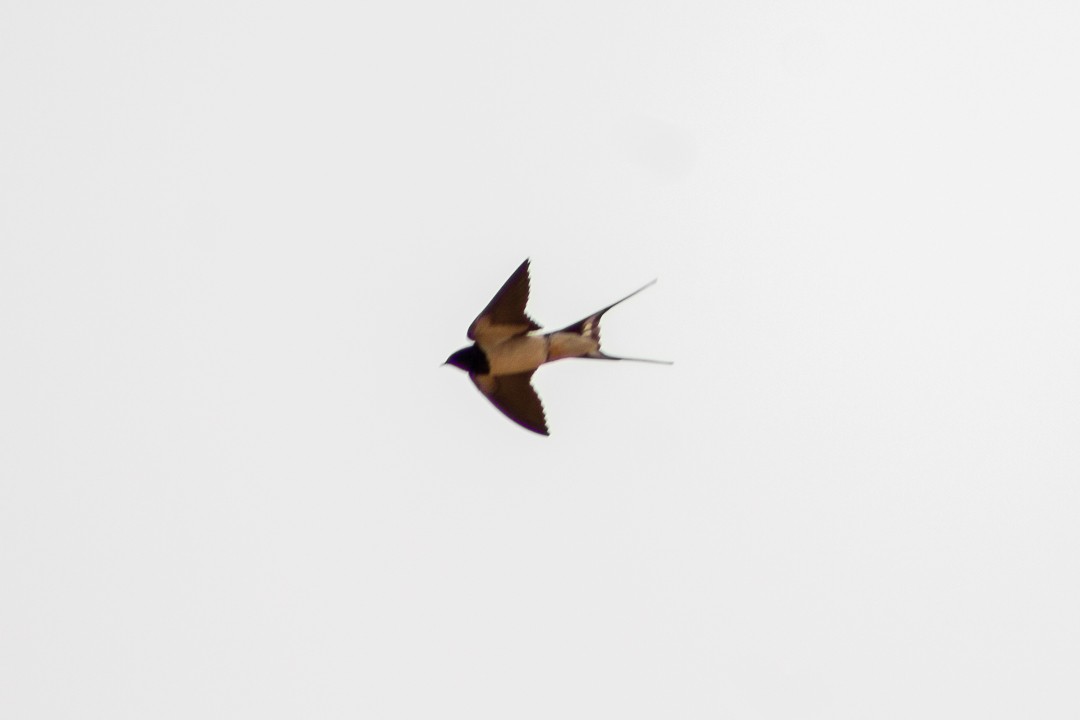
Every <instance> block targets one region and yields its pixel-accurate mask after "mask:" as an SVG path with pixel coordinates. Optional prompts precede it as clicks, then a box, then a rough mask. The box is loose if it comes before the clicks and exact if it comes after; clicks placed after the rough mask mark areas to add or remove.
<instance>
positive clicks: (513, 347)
mask: <svg viewBox="0 0 1080 720" xmlns="http://www.w3.org/2000/svg"><path fill="white" fill-rule="evenodd" d="M547 350H548V344H547V340H545V339H544V337H543V336H539V335H519V336H518V337H514V338H510V339H509V340H505V341H503V342H501V343H498V344H497V345H494V346H492V347H485V348H484V353H485V354H486V355H487V358H488V364H489V365H490V366H491V374H492V375H516V374H518V373H523V372H529V371H530V370H535V369H536V368H538V367H540V366H541V365H543V364H544V362H545V361H546V360H547V355H548V353H547Z"/></svg>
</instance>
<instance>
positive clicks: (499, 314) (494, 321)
mask: <svg viewBox="0 0 1080 720" xmlns="http://www.w3.org/2000/svg"><path fill="white" fill-rule="evenodd" d="M528 301H529V261H528V259H526V260H525V262H523V263H521V265H519V266H518V269H517V270H515V271H514V274H513V275H511V276H510V279H509V280H507V281H506V282H505V283H503V286H502V287H501V288H500V289H499V292H497V293H495V297H493V298H491V302H489V303H488V304H487V307H486V308H484V311H483V312H481V313H480V314H479V315H477V316H476V319H475V320H473V324H472V325H470V326H469V339H470V340H475V341H476V342H478V343H480V344H481V345H484V344H493V343H499V342H502V341H503V340H507V339H509V338H512V337H514V336H516V335H524V334H525V333H527V332H529V331H530V330H539V329H540V326H539V325H537V324H536V323H535V322H533V320H532V318H530V317H529V316H528V315H526V314H525V303H527V302H528Z"/></svg>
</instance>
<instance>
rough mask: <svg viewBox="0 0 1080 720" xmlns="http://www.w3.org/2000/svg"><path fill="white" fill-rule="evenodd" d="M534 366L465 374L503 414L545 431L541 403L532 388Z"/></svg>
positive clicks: (534, 428)
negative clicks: (509, 372)
mask: <svg viewBox="0 0 1080 720" xmlns="http://www.w3.org/2000/svg"><path fill="white" fill-rule="evenodd" d="M534 372H536V371H535V370H530V371H529V372H523V373H518V374H517V375H475V374H473V373H470V374H469V377H470V378H472V381H473V384H475V385H476V387H477V388H478V389H479V390H480V392H482V393H484V396H485V397H487V399H488V400H490V401H491V404H492V405H494V406H495V407H497V408H499V410H500V411H501V412H502V414H503V415H505V416H506V417H508V418H510V419H511V420H513V421H514V422H516V423H517V424H518V425H520V426H521V427H523V428H525V429H526V430H532V431H533V432H534V433H540V434H541V435H547V434H548V429H547V421H546V420H545V418H544V406H543V405H541V404H540V396H538V395H537V394H536V390H534V389H533V386H532V383H531V382H530V381H531V380H532V375H533V373H534Z"/></svg>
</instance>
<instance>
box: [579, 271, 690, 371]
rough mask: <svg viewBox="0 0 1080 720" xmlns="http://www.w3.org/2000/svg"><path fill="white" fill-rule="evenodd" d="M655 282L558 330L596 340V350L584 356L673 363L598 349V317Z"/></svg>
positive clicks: (664, 363) (654, 282)
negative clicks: (625, 355)
mask: <svg viewBox="0 0 1080 720" xmlns="http://www.w3.org/2000/svg"><path fill="white" fill-rule="evenodd" d="M655 284H656V280H655V279H653V280H652V281H650V282H648V283H646V284H645V285H642V286H641V287H639V288H638V289H637V290H635V291H634V292H632V293H630V294H629V295H627V296H626V297H624V298H622V299H621V300H616V301H615V302H613V303H611V304H610V305H608V306H607V307H606V308H603V309H602V310H597V311H596V312H594V313H593V314H592V315H589V316H588V317H586V318H584V319H582V320H578V321H577V322H576V323H574V324H573V325H568V326H566V327H564V328H563V329H562V330H560V331H559V332H568V333H576V334H579V335H584V336H586V337H588V338H590V339H592V340H595V341H596V350H594V351H592V352H591V353H589V354H588V355H585V356H584V357H588V358H595V359H597V360H631V361H633V362H647V363H658V364H660V365H673V364H674V363H672V362H671V361H669V360H648V359H646V358H628V357H617V356H615V355H608V354H606V353H604V352H602V351H601V350H600V318H602V317H603V316H604V313H606V312H607V311H608V310H610V309H611V308H613V307H615V306H616V305H618V304H620V303H623V302H626V301H627V300H629V299H630V298H632V297H634V296H635V295H637V294H638V293H639V292H641V291H642V290H644V289H646V288H648V287H652V286H653V285H655Z"/></svg>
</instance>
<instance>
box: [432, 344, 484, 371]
mask: <svg viewBox="0 0 1080 720" xmlns="http://www.w3.org/2000/svg"><path fill="white" fill-rule="evenodd" d="M443 365H453V366H454V367H456V368H461V369H462V370H464V371H465V372H469V373H476V374H477V375H486V374H488V373H489V372H491V368H490V367H489V366H488V359H487V356H486V355H484V351H483V350H481V349H480V346H479V345H476V344H475V343H474V344H472V345H470V346H469V347H465V348H461V349H460V350H458V351H457V352H456V353H454V354H453V355H451V356H450V357H448V358H446V362H444V363H443Z"/></svg>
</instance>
